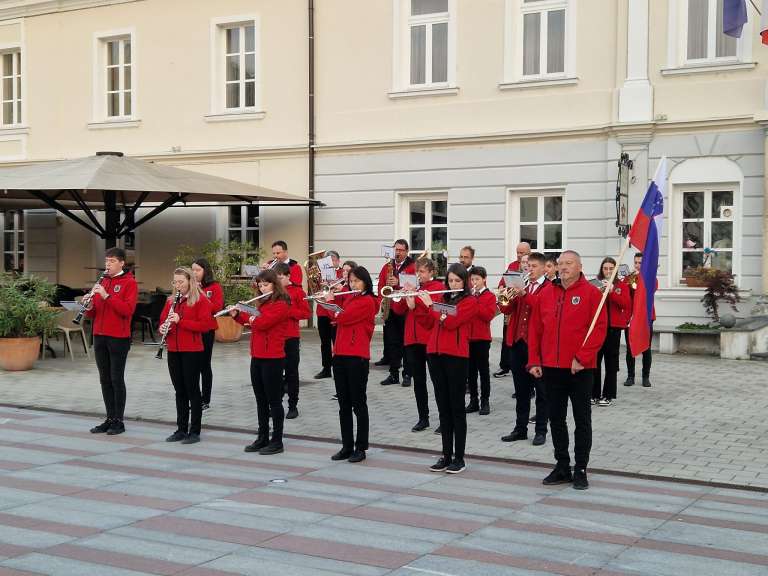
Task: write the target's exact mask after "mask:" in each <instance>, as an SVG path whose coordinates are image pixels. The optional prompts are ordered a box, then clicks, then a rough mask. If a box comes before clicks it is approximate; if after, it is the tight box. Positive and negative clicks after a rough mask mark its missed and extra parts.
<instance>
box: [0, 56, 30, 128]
mask: <svg viewBox="0 0 768 576" xmlns="http://www.w3.org/2000/svg"><path fill="white" fill-rule="evenodd" d="M8 55H12V56H13V58H12V71H11V76H5V62H4V60H5V57H6V56H8ZM23 70H24V58H23V55H22V52H21V47H17V48H10V49H0V82H1V83H0V127H2V128H18V127H19V126H22V125H23V124H24V121H23V118H24V112H25V105H24V99H23V94H24V76H23ZM6 78H12V83H11V94H10V98H9V97H8V94H6V93H5V90H4V88H5V80H6ZM6 102H11V103H12V110H13V120H14V121H13V122H8V123H6V121H5V104H6ZM19 111H20V112H19Z"/></svg>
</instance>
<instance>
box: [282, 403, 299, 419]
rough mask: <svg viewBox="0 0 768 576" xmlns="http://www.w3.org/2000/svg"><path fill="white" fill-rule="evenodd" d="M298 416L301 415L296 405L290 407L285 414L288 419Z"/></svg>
mask: <svg viewBox="0 0 768 576" xmlns="http://www.w3.org/2000/svg"><path fill="white" fill-rule="evenodd" d="M298 417H299V411H298V409H297V408H296V406H294V407H293V408H290V407H289V408H288V412H286V414H285V418H286V420H293V419H294V418H298Z"/></svg>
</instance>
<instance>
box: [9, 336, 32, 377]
mask: <svg viewBox="0 0 768 576" xmlns="http://www.w3.org/2000/svg"><path fill="white" fill-rule="evenodd" d="M38 354H40V337H39V336H35V337H33V338H0V368H2V369H3V370H8V371H18V370H29V369H31V368H32V366H34V364H35V360H37V355H38Z"/></svg>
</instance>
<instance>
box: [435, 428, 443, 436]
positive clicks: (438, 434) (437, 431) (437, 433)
mask: <svg viewBox="0 0 768 576" xmlns="http://www.w3.org/2000/svg"><path fill="white" fill-rule="evenodd" d="M442 433H443V431H442V430H441V429H440V426H438V427H437V428H435V434H436V435H437V436H440V435H441V434H442Z"/></svg>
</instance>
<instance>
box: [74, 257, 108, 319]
mask: <svg viewBox="0 0 768 576" xmlns="http://www.w3.org/2000/svg"><path fill="white" fill-rule="evenodd" d="M106 275H107V271H106V270H104V272H102V273H101V274H99V277H98V278H97V279H96V284H94V285H93V288H91V291H90V292H88V294H86V295H85V296H83V299H82V300H81V301H80V310H78V311H77V314H76V315H75V317H74V318H73V319H72V324H80V322H82V321H83V316H85V312H86V310H88V307H89V306H90V304H91V300H93V294H94V292H95V290H96V286H98V285H99V284H101V281H102V280H103V279H104V276H106Z"/></svg>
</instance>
